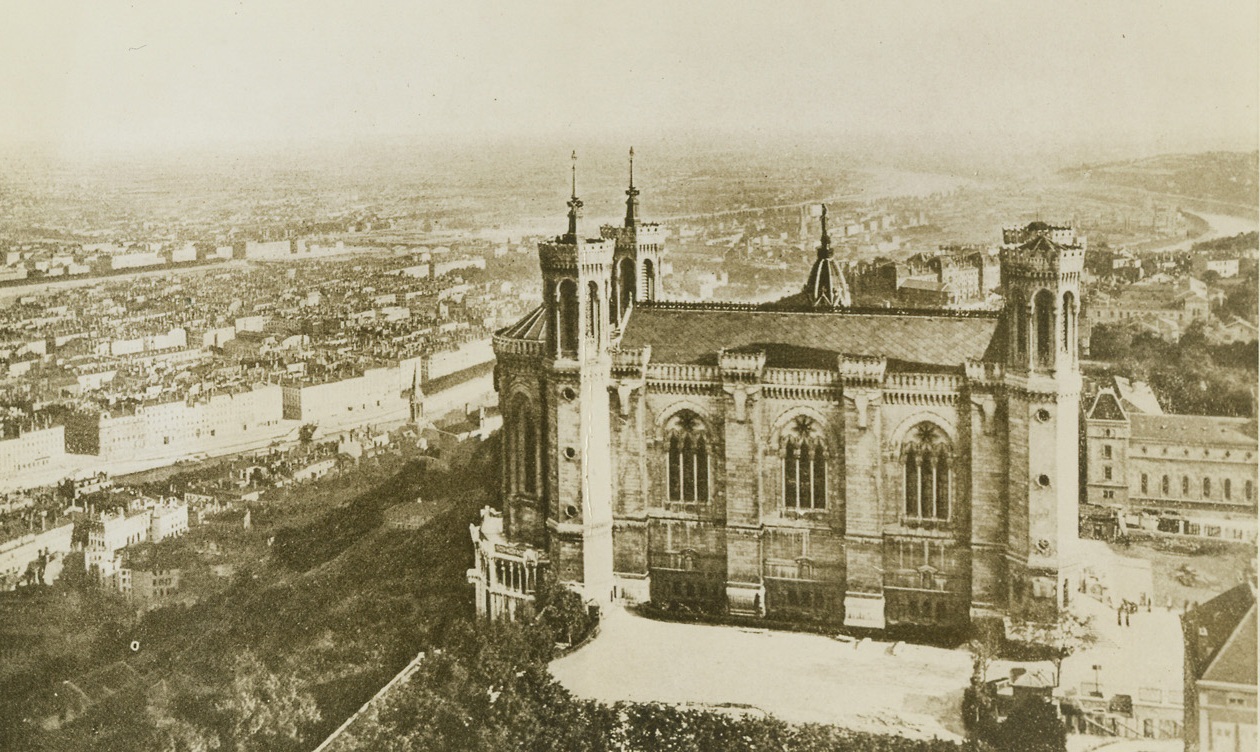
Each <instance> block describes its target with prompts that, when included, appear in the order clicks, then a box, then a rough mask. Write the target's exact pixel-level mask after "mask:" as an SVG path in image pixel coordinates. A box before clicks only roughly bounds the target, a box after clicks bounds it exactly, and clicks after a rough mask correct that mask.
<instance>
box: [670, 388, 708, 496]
mask: <svg viewBox="0 0 1260 752" xmlns="http://www.w3.org/2000/svg"><path fill="white" fill-rule="evenodd" d="M666 441H667V454H668V457H667V462H666V467H665V472H666V475H667V479H666V481H667V482H666V486H667V487H668V488H669V500H670V501H678V502H702V501H708V499H709V442H708V439H707V437H706V436H705V428H704V423H702V422H701V421H700V418H699V416H697V415H696V414H695V413H693V412H691V411H690V410H683V411H682V412H680V413H678V414H677V415H675V416H674V417H673V418H672V419H671V420H670V421H669V423H668V425H667V428H666Z"/></svg>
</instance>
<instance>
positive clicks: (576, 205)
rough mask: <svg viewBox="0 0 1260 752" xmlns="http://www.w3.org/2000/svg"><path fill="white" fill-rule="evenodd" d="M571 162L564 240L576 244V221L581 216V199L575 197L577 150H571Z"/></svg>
mask: <svg viewBox="0 0 1260 752" xmlns="http://www.w3.org/2000/svg"><path fill="white" fill-rule="evenodd" d="M570 159H572V160H573V167H572V170H573V190H572V193H571V194H570V196H569V231H568V233H566V234H565V238H566V239H567V240H568V241H569V242H571V243H576V242H577V235H578V230H577V221H578V217H580V216H582V199H580V198H578V196H577V150H576V149H574V150H573V154H572V156H571V157H570Z"/></svg>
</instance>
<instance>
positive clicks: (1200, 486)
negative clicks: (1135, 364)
mask: <svg viewBox="0 0 1260 752" xmlns="http://www.w3.org/2000/svg"><path fill="white" fill-rule="evenodd" d="M1085 451H1086V462H1085V464H1086V473H1085V478H1086V483H1085V498H1086V501H1088V502H1089V503H1090V504H1095V505H1099V506H1105V507H1112V508H1113V509H1116V510H1117V511H1118V512H1119V513H1121V514H1122V516H1123V522H1124V523H1125V526H1126V527H1127V528H1129V529H1140V530H1146V531H1149V532H1153V533H1161V534H1168V535H1191V536H1203V537H1207V538H1219V539H1222V540H1233V541H1251V542H1254V541H1255V540H1256V510H1257V506H1256V486H1257V480H1258V479H1257V477H1256V475H1257V472H1256V471H1257V459H1256V458H1257V441H1256V422H1255V421H1254V420H1252V419H1250V418H1224V417H1218V416H1208V415H1170V414H1166V413H1162V412H1160V413H1154V414H1152V413H1149V412H1145V411H1144V410H1143V409H1142V408H1141V406H1140V405H1138V404H1135V403H1134V402H1133V401H1131V400H1128V399H1124V398H1123V397H1122V396H1121V395H1120V394H1118V393H1117V391H1116V390H1114V389H1112V388H1105V389H1102V390H1101V391H1099V393H1098V395H1097V396H1096V397H1095V398H1094V401H1093V404H1092V405H1091V406H1090V408H1089V412H1088V414H1087V415H1086V418H1085Z"/></svg>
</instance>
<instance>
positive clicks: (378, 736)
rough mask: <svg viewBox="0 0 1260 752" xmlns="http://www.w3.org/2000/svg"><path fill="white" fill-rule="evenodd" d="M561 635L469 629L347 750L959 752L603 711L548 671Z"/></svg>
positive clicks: (730, 720) (518, 626) (351, 738)
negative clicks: (576, 695)
mask: <svg viewBox="0 0 1260 752" xmlns="http://www.w3.org/2000/svg"><path fill="white" fill-rule="evenodd" d="M557 640H560V641H563V635H562V634H561V633H559V632H557V631H555V628H554V627H553V626H548V625H547V624H546V623H544V622H543V621H542V620H535V621H533V622H530V623H494V624H478V625H473V624H468V625H465V626H464V627H463V628H461V629H458V630H452V633H451V635H450V639H449V641H448V642H447V643H446V646H445V647H444V648H443V649H442V651H441V652H440V653H435V654H433V655H430V656H428V657H426V658H425V660H424V661H423V662H422V663H421V665H420V668H419V670H418V671H417V673H416V674H415V675H414V676H413V677H412V678H411V680H410V681H409V682H408V683H407V684H406V685H404V686H401V687H399V688H398V689H397V690H396V691H394V692H393V693H391V694H390V695H389V697H388V699H387V701H386V702H385V703H384V707H382V708H379V709H378V710H377V711H376V712H375V713H373V714H372V715H371V716H369V717H367V718H366V719H365V720H364V722H362V723H360V724H358V725H356V726H355V727H353V728H352V730H351V732H350V734H348V735H347V736H343V737H342V738H341V739H340V740H339V743H338V745H337V747H336V749H337V750H338V752H345V751H346V750H385V751H387V752H419V751H420V750H443V749H445V750H469V751H476V750H486V751H487V752H489V751H491V750H495V751H497V750H504V749H515V750H539V751H540V752H541V751H551V750H554V751H555V752H561V751H562V750H563V751H565V752H567V751H569V750H575V751H579V752H581V751H584V750H588V751H590V752H597V751H600V752H602V751H604V750H608V751H611V750H643V751H644V752H647V751H648V750H651V751H652V752H656V751H658V750H659V751H662V752H668V751H671V750H676V751H678V752H683V751H690V750H723V751H724V752H725V751H734V752H739V751H741V750H743V751H746V752H762V751H763V750H764V751H768V750H776V751H779V750H783V751H789V752H823V750H827V751H829V752H845V751H846V750H864V751H867V750H869V751H871V752H938V751H941V752H943V751H945V750H950V751H951V752H954V751H956V750H960V749H962V747H961V746H960V745H958V744H955V743H952V742H946V741H940V740H936V741H921V740H912V739H904V738H900V737H893V736H876V735H873V734H864V733H857V732H852V731H847V730H844V729H840V728H837V727H834V726H823V725H817V724H805V725H791V724H788V723H785V722H783V721H780V720H778V719H775V718H770V717H765V716H762V715H759V714H755V713H750V712H746V711H744V710H740V709H730V710H725V709H708V708H687V707H677V706H673V705H666V704H662V703H619V704H616V705H612V706H609V705H603V704H600V703H597V702H593V701H590V700H582V699H578V698H576V697H574V696H573V695H572V694H570V693H569V692H568V691H567V690H565V689H564V688H563V687H562V686H560V685H559V684H558V683H557V682H556V681H555V679H553V678H552V677H551V675H550V673H548V671H547V663H548V662H549V661H550V660H551V658H552V657H553V656H554V654H555V653H554V650H555V644H556V642H557Z"/></svg>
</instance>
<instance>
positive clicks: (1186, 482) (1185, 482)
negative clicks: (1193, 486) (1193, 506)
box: [1181, 475, 1190, 497]
mask: <svg viewBox="0 0 1260 752" xmlns="http://www.w3.org/2000/svg"><path fill="white" fill-rule="evenodd" d="M1181 495H1182V496H1187V497H1188V496H1189V495H1190V476H1188V475H1183V476H1181Z"/></svg>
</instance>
